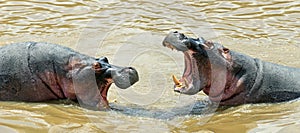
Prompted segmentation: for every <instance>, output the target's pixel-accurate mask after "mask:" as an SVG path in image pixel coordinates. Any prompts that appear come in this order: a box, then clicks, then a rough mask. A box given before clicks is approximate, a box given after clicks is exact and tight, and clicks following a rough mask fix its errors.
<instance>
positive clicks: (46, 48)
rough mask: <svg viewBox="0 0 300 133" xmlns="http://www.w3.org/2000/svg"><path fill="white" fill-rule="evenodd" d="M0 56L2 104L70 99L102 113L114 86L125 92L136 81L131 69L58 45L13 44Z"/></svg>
mask: <svg viewBox="0 0 300 133" xmlns="http://www.w3.org/2000/svg"><path fill="white" fill-rule="evenodd" d="M0 53H1V57H0V58H1V62H0V64H1V67H0V100H1V101H30V102H36V101H38V102H40V101H47V100H55V99H71V100H76V101H78V102H80V104H81V105H83V106H85V107H88V108H93V109H96V110H103V109H107V108H109V106H108V101H107V98H106V97H107V91H108V89H109V87H110V85H111V84H112V83H113V82H115V84H116V85H117V86H118V87H119V88H127V87H129V86H130V85H132V84H134V83H135V82H137V81H138V74H137V72H136V70H135V69H133V68H131V67H117V66H113V65H110V64H109V63H108V60H107V59H106V58H105V57H103V58H99V59H97V58H94V57H90V56H87V55H83V54H80V53H78V52H75V51H73V50H72V49H69V48H66V47H63V46H60V45H55V44H49V43H37V42H26V43H16V44H11V45H7V46H3V47H1V48H0ZM121 76H123V77H125V78H121ZM125 83H127V84H125Z"/></svg>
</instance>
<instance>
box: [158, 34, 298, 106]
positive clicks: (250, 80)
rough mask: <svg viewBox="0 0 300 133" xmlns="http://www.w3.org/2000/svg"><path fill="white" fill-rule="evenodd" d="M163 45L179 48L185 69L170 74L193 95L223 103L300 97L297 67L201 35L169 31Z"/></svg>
mask: <svg viewBox="0 0 300 133" xmlns="http://www.w3.org/2000/svg"><path fill="white" fill-rule="evenodd" d="M163 46H165V47H168V48H171V49H172V50H173V49H176V50H178V51H182V52H183V54H184V62H185V69H184V73H183V76H182V78H181V79H179V80H178V79H177V78H176V76H173V80H174V82H175V85H174V91H175V92H179V93H182V94H187V95H194V94H196V93H198V92H200V91H201V90H203V92H204V93H205V94H206V95H208V96H209V99H210V101H212V102H214V103H219V105H224V106H235V105H241V104H247V103H249V104H250V103H277V102H284V101H290V100H293V99H297V98H298V97H300V69H299V68H294V67H288V66H284V65H279V64H274V63H270V62H266V61H262V60H260V59H257V58H252V57H250V56H248V55H245V54H242V53H239V52H235V51H232V50H229V49H228V48H226V47H224V46H223V45H221V44H219V43H216V42H212V41H208V40H205V39H204V38H203V37H199V38H189V37H187V36H186V35H184V34H182V33H179V32H177V31H175V32H170V33H169V34H168V35H167V36H166V37H165V39H164V40H163Z"/></svg>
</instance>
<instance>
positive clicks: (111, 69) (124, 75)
mask: <svg viewBox="0 0 300 133" xmlns="http://www.w3.org/2000/svg"><path fill="white" fill-rule="evenodd" d="M96 60H97V62H96V63H94V64H93V68H94V69H95V71H96V75H97V74H99V75H100V76H98V77H101V78H104V80H111V81H112V82H113V83H115V85H116V86H117V87H119V88H121V89H126V88H128V87H130V86H131V85H133V84H134V83H135V82H137V81H138V80H139V77H138V73H137V71H136V70H135V69H134V68H133V67H120V66H115V65H111V64H109V62H108V59H107V58H106V57H102V58H98V59H96Z"/></svg>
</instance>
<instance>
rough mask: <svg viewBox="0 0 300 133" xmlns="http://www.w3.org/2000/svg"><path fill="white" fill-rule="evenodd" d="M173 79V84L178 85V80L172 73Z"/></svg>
mask: <svg viewBox="0 0 300 133" xmlns="http://www.w3.org/2000/svg"><path fill="white" fill-rule="evenodd" d="M172 78H173V81H174V83H175V85H180V84H181V83H180V81H179V80H178V79H177V78H176V77H175V75H172Z"/></svg>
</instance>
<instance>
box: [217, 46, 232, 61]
mask: <svg viewBox="0 0 300 133" xmlns="http://www.w3.org/2000/svg"><path fill="white" fill-rule="evenodd" d="M218 50H219V52H220V53H221V54H222V56H223V57H224V58H225V59H227V60H230V59H231V55H230V50H229V49H228V48H226V47H222V48H219V49H218Z"/></svg>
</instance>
